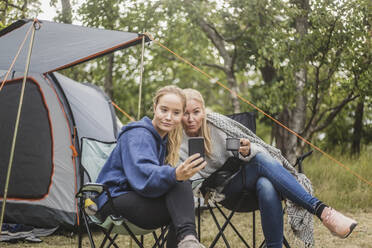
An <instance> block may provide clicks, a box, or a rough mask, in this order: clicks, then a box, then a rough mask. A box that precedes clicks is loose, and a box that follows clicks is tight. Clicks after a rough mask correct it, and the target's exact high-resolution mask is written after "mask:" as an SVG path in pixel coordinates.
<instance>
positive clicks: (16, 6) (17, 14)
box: [0, 0, 40, 28]
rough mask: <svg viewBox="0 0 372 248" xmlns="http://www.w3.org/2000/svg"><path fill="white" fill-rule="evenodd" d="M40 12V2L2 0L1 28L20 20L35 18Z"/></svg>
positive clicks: (0, 8)
mask: <svg viewBox="0 0 372 248" xmlns="http://www.w3.org/2000/svg"><path fill="white" fill-rule="evenodd" d="M39 12H40V1H39V0H1V1H0V16H1V21H0V28H2V27H6V26H7V25H9V24H11V23H12V22H14V21H16V20H18V19H24V18H34V17H35V16H37V14H38V13H39Z"/></svg>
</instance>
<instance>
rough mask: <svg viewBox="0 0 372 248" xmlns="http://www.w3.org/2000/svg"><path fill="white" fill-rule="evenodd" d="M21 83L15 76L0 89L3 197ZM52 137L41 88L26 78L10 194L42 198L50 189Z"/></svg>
mask: <svg viewBox="0 0 372 248" xmlns="http://www.w3.org/2000/svg"><path fill="white" fill-rule="evenodd" d="M21 87H22V80H21V79H20V80H15V81H12V82H8V83H6V84H5V86H4V88H3V90H2V92H0V94H1V97H0V144H1V145H0V146H1V148H0V197H3V195H4V185H5V181H6V175H7V169H8V168H7V167H8V163H9V157H10V150H11V144H12V139H13V133H14V126H15V121H16V116H17V111H18V105H19V97H20V93H21ZM52 138H53V137H52V133H51V125H50V118H49V111H48V108H47V105H46V103H45V101H44V98H43V95H42V92H41V91H40V88H39V86H38V85H37V84H36V83H35V82H33V81H32V80H27V82H26V88H25V94H24V99H23V106H22V112H21V118H20V122H19V129H18V134H17V140H16V146H15V151H14V159H13V165H12V171H11V176H10V181H9V188H8V197H9V198H21V199H40V198H42V197H44V196H45V195H46V194H47V193H48V190H49V186H50V184H51V176H52V173H53V161H52V159H53V156H52V152H53V151H52V149H53V148H52V146H53V140H52ZM30 144H32V145H30Z"/></svg>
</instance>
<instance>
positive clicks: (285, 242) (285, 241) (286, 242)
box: [283, 236, 291, 248]
mask: <svg viewBox="0 0 372 248" xmlns="http://www.w3.org/2000/svg"><path fill="white" fill-rule="evenodd" d="M283 244H284V246H285V247H286V248H291V246H290V245H289V243H288V241H287V239H286V238H285V236H283Z"/></svg>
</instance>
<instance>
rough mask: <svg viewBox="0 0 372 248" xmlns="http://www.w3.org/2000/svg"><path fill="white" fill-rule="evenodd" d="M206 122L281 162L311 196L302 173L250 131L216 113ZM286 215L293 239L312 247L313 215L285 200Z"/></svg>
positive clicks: (306, 180)
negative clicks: (256, 146)
mask: <svg viewBox="0 0 372 248" xmlns="http://www.w3.org/2000/svg"><path fill="white" fill-rule="evenodd" d="M207 120H208V122H210V123H211V124H213V125H214V126H216V127H217V128H220V129H221V130H223V131H224V132H225V133H226V134H227V135H228V136H230V137H235V138H246V139H248V140H249V141H250V142H251V143H254V144H256V145H258V146H260V147H261V148H263V149H264V150H265V151H266V152H268V153H269V154H270V155H271V156H272V157H273V158H275V159H277V160H278V161H280V162H281V164H282V165H283V167H284V168H286V169H287V170H288V171H289V172H290V173H291V174H292V175H293V176H294V177H295V178H296V180H297V182H299V183H300V184H301V185H302V186H303V187H304V188H305V190H306V191H307V192H309V193H310V194H311V195H312V194H313V188H312V186H311V182H310V180H309V179H308V178H307V177H306V176H305V175H304V174H302V173H299V172H297V170H296V169H295V168H294V167H293V166H292V165H291V164H290V163H289V162H288V160H287V159H286V158H284V157H283V155H282V154H281V152H280V150H279V149H277V148H275V147H273V146H271V145H269V144H267V143H265V142H264V141H263V140H262V139H260V138H259V137H258V136H257V135H255V134H254V133H253V132H252V131H251V130H249V129H248V128H246V127H245V126H243V125H242V124H240V123H239V122H236V121H234V120H232V119H230V118H228V117H226V116H224V115H221V114H218V113H208V114H207ZM286 213H287V215H288V223H289V225H290V226H291V229H292V231H293V233H294V235H295V237H297V238H299V239H300V240H301V241H302V242H303V245H304V247H313V246H314V220H313V215H312V214H311V213H309V212H308V211H307V210H306V209H304V208H302V207H300V206H298V205H297V204H295V203H293V202H292V201H290V200H288V199H287V200H286Z"/></svg>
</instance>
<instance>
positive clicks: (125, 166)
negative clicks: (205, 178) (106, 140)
mask: <svg viewBox="0 0 372 248" xmlns="http://www.w3.org/2000/svg"><path fill="white" fill-rule="evenodd" d="M185 104H186V98H185V95H184V93H183V92H182V90H181V89H179V88H178V87H176V86H165V87H163V88H161V89H159V90H158V91H157V93H156V95H155V97H154V99H153V109H154V117H153V119H152V120H151V119H149V118H148V117H144V118H142V119H141V120H139V121H136V122H132V123H130V124H128V125H126V126H124V127H123V128H122V130H121V132H120V134H119V138H118V142H117V146H116V147H115V148H114V150H113V151H112V153H111V155H110V157H109V158H108V160H107V162H106V163H105V165H104V167H103V169H102V171H101V173H100V174H99V176H98V179H97V182H98V183H102V184H105V185H107V186H108V188H109V191H110V193H111V196H112V197H113V205H114V208H115V210H116V211H118V212H119V213H118V214H121V215H122V216H123V217H125V218H126V219H128V220H129V221H130V222H132V223H134V224H135V225H137V226H139V227H141V228H144V229H155V228H159V227H161V226H164V225H168V224H169V225H170V229H169V234H168V241H167V247H168V248H176V247H179V248H201V247H204V246H202V245H201V244H200V243H199V242H198V240H197V238H196V236H197V234H196V229H195V214H194V201H193V194H192V190H191V185H190V183H189V182H188V179H189V178H190V177H191V176H193V175H194V174H195V173H197V172H198V171H199V170H201V169H202V168H204V166H205V165H206V163H205V162H203V159H201V158H199V159H196V158H197V156H198V155H196V154H195V155H193V156H190V157H189V158H187V159H186V160H185V162H184V163H183V164H182V166H179V167H177V168H175V167H174V166H173V165H176V163H177V161H178V152H179V147H180V142H181V130H182V127H181V125H180V124H181V119H182V116H183V112H184V110H185ZM195 159H196V160H195ZM194 160H195V161H194ZM199 163H201V166H199V167H197V168H194V167H195V165H197V164H199ZM98 208H99V214H100V215H101V216H102V217H103V218H106V217H107V216H108V215H110V214H112V213H113V209H111V206H110V204H108V203H107V196H106V195H102V196H101V197H100V198H99V199H98Z"/></svg>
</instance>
